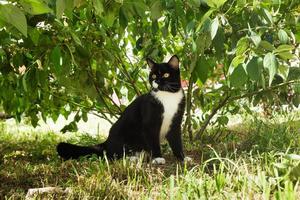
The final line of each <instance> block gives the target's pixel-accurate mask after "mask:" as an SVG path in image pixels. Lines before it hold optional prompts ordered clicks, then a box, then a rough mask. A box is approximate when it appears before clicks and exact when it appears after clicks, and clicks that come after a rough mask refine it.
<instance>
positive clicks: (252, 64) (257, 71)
mask: <svg viewBox="0 0 300 200" xmlns="http://www.w3.org/2000/svg"><path fill="white" fill-rule="evenodd" d="M261 63H262V59H261V58H259V57H253V58H252V59H251V60H250V61H249V62H248V63H247V65H246V70H247V73H248V76H249V77H250V79H251V80H253V81H259V80H260V79H261V71H262V68H261Z"/></svg>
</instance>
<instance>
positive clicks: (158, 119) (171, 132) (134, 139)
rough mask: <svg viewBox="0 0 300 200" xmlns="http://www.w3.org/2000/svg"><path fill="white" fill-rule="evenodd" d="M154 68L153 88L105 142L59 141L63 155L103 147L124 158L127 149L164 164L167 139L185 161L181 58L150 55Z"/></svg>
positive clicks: (101, 151) (96, 151) (73, 155)
mask: <svg viewBox="0 0 300 200" xmlns="http://www.w3.org/2000/svg"><path fill="white" fill-rule="evenodd" d="M147 63H148V65H149V67H150V69H151V71H150V75H149V82H150V84H151V86H152V90H151V91H150V92H149V93H147V94H144V95H141V96H139V97H138V98H136V99H135V100H134V101H133V102H132V103H131V104H130V105H129V106H128V107H127V108H126V109H125V110H124V112H123V113H122V115H121V116H120V118H119V119H118V120H117V121H116V123H115V124H114V125H113V126H112V127H111V129H110V131H109V136H108V138H107V140H106V141H105V142H104V143H101V144H98V145H95V146H89V147H83V146H77V145H73V144H68V143H59V144H58V146H57V152H58V154H59V155H60V156H61V157H62V158H64V159H70V158H73V159H76V158H78V157H79V156H85V155H90V154H97V155H98V156H103V155H104V151H105V152H106V156H107V157H108V158H109V159H113V158H121V157H123V155H124V153H125V154H126V155H130V154H132V153H135V152H141V151H146V152H148V153H149V154H150V155H151V157H152V158H153V160H152V162H153V163H158V164H164V163H165V160H164V158H162V154H161V149H160V143H161V142H162V140H164V139H167V141H168V143H169V145H170V146H171V149H172V151H173V153H174V155H175V157H176V158H177V159H178V160H180V161H183V160H184V158H185V157H184V154H183V148H182V141H181V122H182V117H183V114H184V109H185V97H184V92H183V90H182V88H181V81H180V71H179V59H178V57H177V56H176V55H174V56H172V57H171V58H170V60H169V61H168V62H167V63H155V62H154V61H153V60H151V59H147Z"/></svg>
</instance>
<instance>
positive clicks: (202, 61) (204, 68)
mask: <svg viewBox="0 0 300 200" xmlns="http://www.w3.org/2000/svg"><path fill="white" fill-rule="evenodd" d="M209 68H210V63H209V62H208V60H207V59H206V58H205V57H204V56H201V57H200V58H199V59H198V60H197V62H196V66H195V69H194V71H195V73H196V76H197V78H199V79H200V81H201V82H202V83H203V84H204V83H205V82H206V80H207V78H208V72H209Z"/></svg>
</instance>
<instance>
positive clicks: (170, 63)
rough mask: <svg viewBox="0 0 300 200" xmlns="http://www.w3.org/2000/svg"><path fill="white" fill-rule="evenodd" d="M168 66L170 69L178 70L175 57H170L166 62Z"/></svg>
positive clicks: (177, 62)
mask: <svg viewBox="0 0 300 200" xmlns="http://www.w3.org/2000/svg"><path fill="white" fill-rule="evenodd" d="M168 65H169V66H170V67H172V68H173V69H178V68H179V58H178V57H177V56H176V55H174V56H172V57H171V58H170V60H169V62H168Z"/></svg>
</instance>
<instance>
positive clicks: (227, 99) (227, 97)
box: [195, 80, 300, 139]
mask: <svg viewBox="0 0 300 200" xmlns="http://www.w3.org/2000/svg"><path fill="white" fill-rule="evenodd" d="M296 83H300V80H291V81H288V82H285V83H280V84H277V85H274V86H270V87H267V88H262V89H260V90H257V91H254V92H249V93H246V94H242V95H236V96H230V95H229V94H227V95H225V98H223V99H222V100H220V101H219V102H218V103H217V104H216V105H215V106H214V108H213V109H212V111H211V113H210V114H209V115H208V117H207V118H206V119H205V120H204V122H203V124H202V126H201V127H200V129H199V130H198V131H196V133H195V135H196V139H200V138H201V137H202V135H203V133H204V131H205V130H206V128H207V126H208V125H209V123H210V121H211V119H212V118H213V117H214V116H215V115H216V114H217V113H218V111H219V110H220V109H221V108H223V107H224V106H225V105H227V104H228V103H230V102H233V101H236V100H239V99H243V98H247V97H252V96H254V95H257V94H260V93H264V92H267V91H273V90H276V89H278V88H281V87H284V86H287V85H293V84H296Z"/></svg>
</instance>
